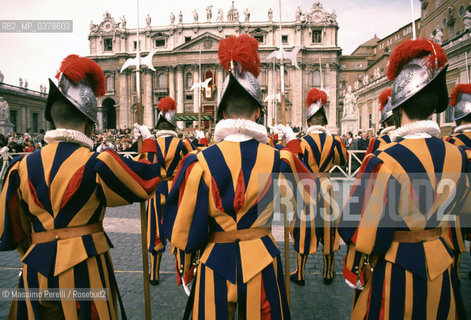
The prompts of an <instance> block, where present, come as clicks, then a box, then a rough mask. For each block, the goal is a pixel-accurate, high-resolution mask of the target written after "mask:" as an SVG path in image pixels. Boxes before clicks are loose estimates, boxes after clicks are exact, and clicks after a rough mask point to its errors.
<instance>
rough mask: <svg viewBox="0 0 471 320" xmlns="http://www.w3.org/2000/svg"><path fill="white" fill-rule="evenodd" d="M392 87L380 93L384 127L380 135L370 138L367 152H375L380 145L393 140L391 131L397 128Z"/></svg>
mask: <svg viewBox="0 0 471 320" xmlns="http://www.w3.org/2000/svg"><path fill="white" fill-rule="evenodd" d="M391 94H392V88H389V89H384V90H383V91H382V92H381V94H380V95H379V98H378V100H379V101H378V102H379V111H380V112H381V119H380V121H379V122H380V123H381V125H382V127H383V129H381V131H380V133H379V137H377V138H373V139H371V140H370V144H369V145H368V149H367V150H366V154H368V153H373V152H375V151H376V150H377V149H378V148H379V147H380V146H382V145H384V144H388V143H390V142H391V137H390V133H391V131H393V130H395V129H396V126H395V125H394V120H393V116H392V115H393V111H392V105H391Z"/></svg>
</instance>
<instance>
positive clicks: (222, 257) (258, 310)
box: [164, 139, 313, 319]
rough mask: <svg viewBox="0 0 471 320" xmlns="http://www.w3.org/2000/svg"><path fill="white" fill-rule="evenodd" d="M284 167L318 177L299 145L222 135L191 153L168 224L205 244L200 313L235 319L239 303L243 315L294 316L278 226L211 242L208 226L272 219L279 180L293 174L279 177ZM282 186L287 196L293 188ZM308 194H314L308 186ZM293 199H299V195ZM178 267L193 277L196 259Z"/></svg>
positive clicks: (174, 233)
mask: <svg viewBox="0 0 471 320" xmlns="http://www.w3.org/2000/svg"><path fill="white" fill-rule="evenodd" d="M279 173H284V175H283V177H284V178H287V179H292V182H293V183H296V182H298V181H300V178H301V176H300V175H301V173H302V174H303V175H306V176H307V178H310V179H313V177H312V175H311V174H310V173H309V172H308V171H307V169H306V168H305V167H304V165H303V164H302V163H301V162H300V161H299V160H298V159H297V158H295V157H293V155H292V153H290V152H289V151H285V150H282V151H278V150H276V149H274V148H272V147H270V146H268V145H266V144H263V143H261V142H258V141H256V140H254V139H252V140H248V141H244V142H233V141H222V142H220V143H218V144H216V145H213V146H211V147H209V148H207V149H205V150H203V151H202V152H199V153H198V154H190V155H188V156H187V157H186V158H185V160H184V161H183V163H182V167H181V168H180V170H179V173H177V175H176V178H175V181H174V185H173V187H172V190H171V192H170V194H169V197H168V199H167V205H166V207H165V214H164V219H165V220H164V226H165V230H166V232H167V234H171V242H172V245H173V246H175V247H176V248H178V249H181V250H184V251H185V252H186V253H194V252H195V251H197V250H201V252H202V254H201V258H200V259H199V266H198V267H197V275H196V277H197V278H196V283H195V284H194V288H195V295H194V297H195V300H194V304H193V318H194V319H216V318H217V319H227V318H228V317H229V315H233V312H234V311H235V307H236V305H237V304H238V305H239V316H242V317H244V316H245V317H247V319H260V318H261V317H262V314H267V313H268V314H271V317H272V319H289V318H290V313H289V307H288V305H287V298H286V292H285V285H284V282H283V270H282V265H281V260H280V251H279V250H278V248H277V246H276V243H275V241H274V238H273V237H272V235H271V234H270V233H267V235H264V236H261V237H254V238H253V239H251V240H247V241H245V240H244V241H242V240H241V241H233V242H229V243H221V242H218V241H211V239H209V242H208V234H210V235H211V234H214V233H218V232H222V233H223V234H230V233H231V232H234V231H236V230H239V231H242V232H243V231H248V230H247V229H250V230H255V229H258V230H260V228H262V227H270V225H271V222H272V219H273V212H274V209H275V199H279V198H280V188H279V183H281V182H280V181H286V180H274V178H276V177H277V176H278V175H279ZM272 174H276V176H275V177H272ZM306 176H303V178H306ZM301 189H303V190H304V188H301ZM281 192H282V194H281V196H282V197H285V196H288V195H290V194H292V193H290V192H292V189H290V188H281ZM304 197H306V198H304ZM303 198H304V199H308V192H305V193H304V194H303ZM283 199H285V198H283ZM289 201H290V203H291V205H293V206H295V205H296V200H295V199H294V197H289ZM282 208H284V207H282ZM177 258H179V257H177ZM177 267H178V273H179V274H181V275H184V276H185V277H186V276H188V275H189V274H191V273H192V271H190V270H191V263H188V261H182V259H178V264H177Z"/></svg>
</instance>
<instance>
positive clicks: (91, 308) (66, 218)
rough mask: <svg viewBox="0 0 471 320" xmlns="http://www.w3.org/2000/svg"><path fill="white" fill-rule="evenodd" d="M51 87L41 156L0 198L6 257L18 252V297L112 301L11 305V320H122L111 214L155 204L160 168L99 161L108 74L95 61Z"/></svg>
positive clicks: (65, 66)
mask: <svg viewBox="0 0 471 320" xmlns="http://www.w3.org/2000/svg"><path fill="white" fill-rule="evenodd" d="M56 78H57V79H58V86H56V85H55V84H54V83H53V82H52V80H49V94H48V98H47V102H46V120H48V121H50V122H51V123H52V124H53V125H54V127H55V128H56V129H55V130H51V131H48V132H47V133H46V135H45V137H44V140H45V141H46V142H47V143H48V144H47V145H46V146H45V147H43V148H42V149H40V150H37V151H35V152H33V153H31V154H29V155H27V156H24V157H18V158H15V159H14V160H13V161H12V162H11V164H10V167H9V171H8V173H7V177H6V180H5V183H4V185H3V189H2V193H1V196H0V236H1V238H0V240H1V242H0V250H13V249H17V250H18V251H19V253H20V255H21V261H22V263H23V267H22V270H21V276H20V279H19V284H18V288H20V289H25V288H26V289H27V290H29V289H33V288H34V289H39V290H46V289H47V290H54V289H62V290H70V289H71V288H84V289H87V288H96V289H99V288H105V289H107V292H108V296H107V299H101V300H100V299H95V298H93V299H90V300H75V299H74V298H70V299H64V300H61V301H48V300H47V299H43V300H39V299H29V298H26V299H25V300H18V301H13V303H12V307H11V309H10V318H11V319H47V318H49V319H64V318H65V319H118V301H119V303H120V305H121V318H126V315H125V313H124V309H123V306H122V303H121V298H120V295H119V291H118V287H117V284H116V278H115V275H114V271H113V264H112V262H111V257H110V254H109V249H110V248H111V247H112V244H111V242H110V240H109V238H108V237H107V235H106V234H105V232H104V231H103V217H104V214H105V209H106V207H107V206H110V207H113V206H122V205H128V204H130V203H131V202H136V201H143V200H145V199H147V198H149V197H150V196H151V195H152V194H153V191H154V189H155V187H156V186H157V184H158V182H159V174H160V166H159V165H158V164H152V165H147V164H145V163H140V162H135V161H133V160H130V159H124V158H122V157H120V156H119V155H118V154H117V153H116V152H115V151H113V150H112V149H107V150H106V151H104V152H102V153H100V154H99V153H96V152H93V151H92V149H93V141H92V139H91V136H92V134H93V129H94V126H95V124H96V123H97V109H98V108H97V101H96V97H97V96H102V95H104V93H105V80H104V74H103V71H102V70H101V68H100V66H99V65H98V64H96V63H95V62H94V61H92V60H90V59H88V58H84V57H79V56H77V55H69V56H68V57H66V58H65V59H64V60H63V61H62V64H61V66H60V69H59V72H58V73H57V75H56Z"/></svg>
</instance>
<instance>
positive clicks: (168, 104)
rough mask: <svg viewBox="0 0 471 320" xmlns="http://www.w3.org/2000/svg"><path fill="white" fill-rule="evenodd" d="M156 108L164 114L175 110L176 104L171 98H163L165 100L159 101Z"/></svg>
mask: <svg viewBox="0 0 471 320" xmlns="http://www.w3.org/2000/svg"><path fill="white" fill-rule="evenodd" d="M157 108H159V110H160V111H161V112H162V113H165V112H168V111H172V110H175V109H176V108H177V104H176V102H175V100H173V99H172V98H170V97H165V98H162V99H160V101H159V104H158V105H157Z"/></svg>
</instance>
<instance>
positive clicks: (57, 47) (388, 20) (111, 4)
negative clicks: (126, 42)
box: [0, 0, 420, 90]
mask: <svg viewBox="0 0 471 320" xmlns="http://www.w3.org/2000/svg"><path fill="white" fill-rule="evenodd" d="M314 1H315V0H309V1H308V0H289V1H286V0H282V1H281V8H282V19H283V21H293V20H295V13H296V8H297V7H298V6H299V7H300V8H301V10H302V11H303V12H306V11H308V10H309V9H310V8H311V6H312V4H313V3H314ZM412 2H413V5H414V17H415V18H418V17H419V16H420V1H419V0H412ZM136 3H137V2H136V0H134V1H133V0H114V1H113V0H100V1H98V0H79V1H64V0H62V1H58V0H45V1H37V0H14V1H12V0H0V20H72V21H73V32H71V33H5V32H0V71H1V72H2V73H3V75H4V77H5V78H4V82H5V83H8V84H13V85H18V83H19V80H18V79H19V77H22V78H23V79H27V81H28V88H29V89H33V90H39V86H40V84H44V85H46V84H47V78H53V77H54V75H55V72H56V71H57V69H58V68H59V65H60V62H61V61H62V59H63V58H64V57H66V56H67V55H68V54H71V53H75V54H79V55H82V56H86V55H88V54H89V43H88V33H89V23H90V20H93V22H94V23H95V24H99V23H100V22H101V21H102V20H103V14H104V13H105V11H108V12H110V13H111V15H112V16H113V17H114V19H115V21H116V22H119V21H120V20H119V17H121V16H122V15H125V17H126V20H127V28H135V27H136V25H137V17H136V16H137V4H136ZM139 3H140V17H139V21H140V26H141V27H143V26H145V17H146V16H147V14H150V16H151V18H152V22H151V25H152V26H160V25H168V24H169V15H170V12H172V11H173V12H174V13H175V16H177V15H178V12H179V11H180V10H181V11H182V13H183V22H184V23H188V22H192V21H193V13H192V11H193V10H194V9H196V10H197V11H198V14H199V17H200V21H205V20H206V13H205V12H206V11H205V8H206V6H208V5H213V20H215V18H216V16H217V9H219V8H222V9H223V10H224V17H225V15H226V13H227V10H228V9H229V8H230V7H231V5H232V0H206V1H189V0H172V1H162V0H139ZM321 3H322V4H323V6H324V9H326V10H327V11H328V12H332V10H334V9H335V11H336V13H337V22H338V24H339V33H338V37H339V38H338V44H339V46H340V47H341V48H342V52H343V54H350V53H351V52H352V51H353V50H354V49H355V48H356V47H357V46H358V45H360V44H361V43H363V42H365V41H367V40H369V39H371V38H372V37H373V36H374V35H375V34H376V35H377V36H378V37H379V38H383V37H386V36H387V35H389V34H391V33H392V32H394V31H395V30H397V29H398V28H400V27H401V26H403V25H405V24H407V23H409V22H410V21H411V20H412V18H411V17H412V14H411V0H389V1H388V0H356V1H354V0H324V1H321ZM235 6H236V8H237V9H238V10H239V13H240V15H241V19H243V14H242V12H243V11H244V10H245V9H246V8H248V9H249V11H250V13H251V16H250V20H251V21H266V20H267V12H268V9H269V8H272V9H273V16H274V20H276V21H278V17H279V4H278V1H277V0H257V1H253V0H235ZM0 23H1V21H0ZM0 31H1V24H0Z"/></svg>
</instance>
